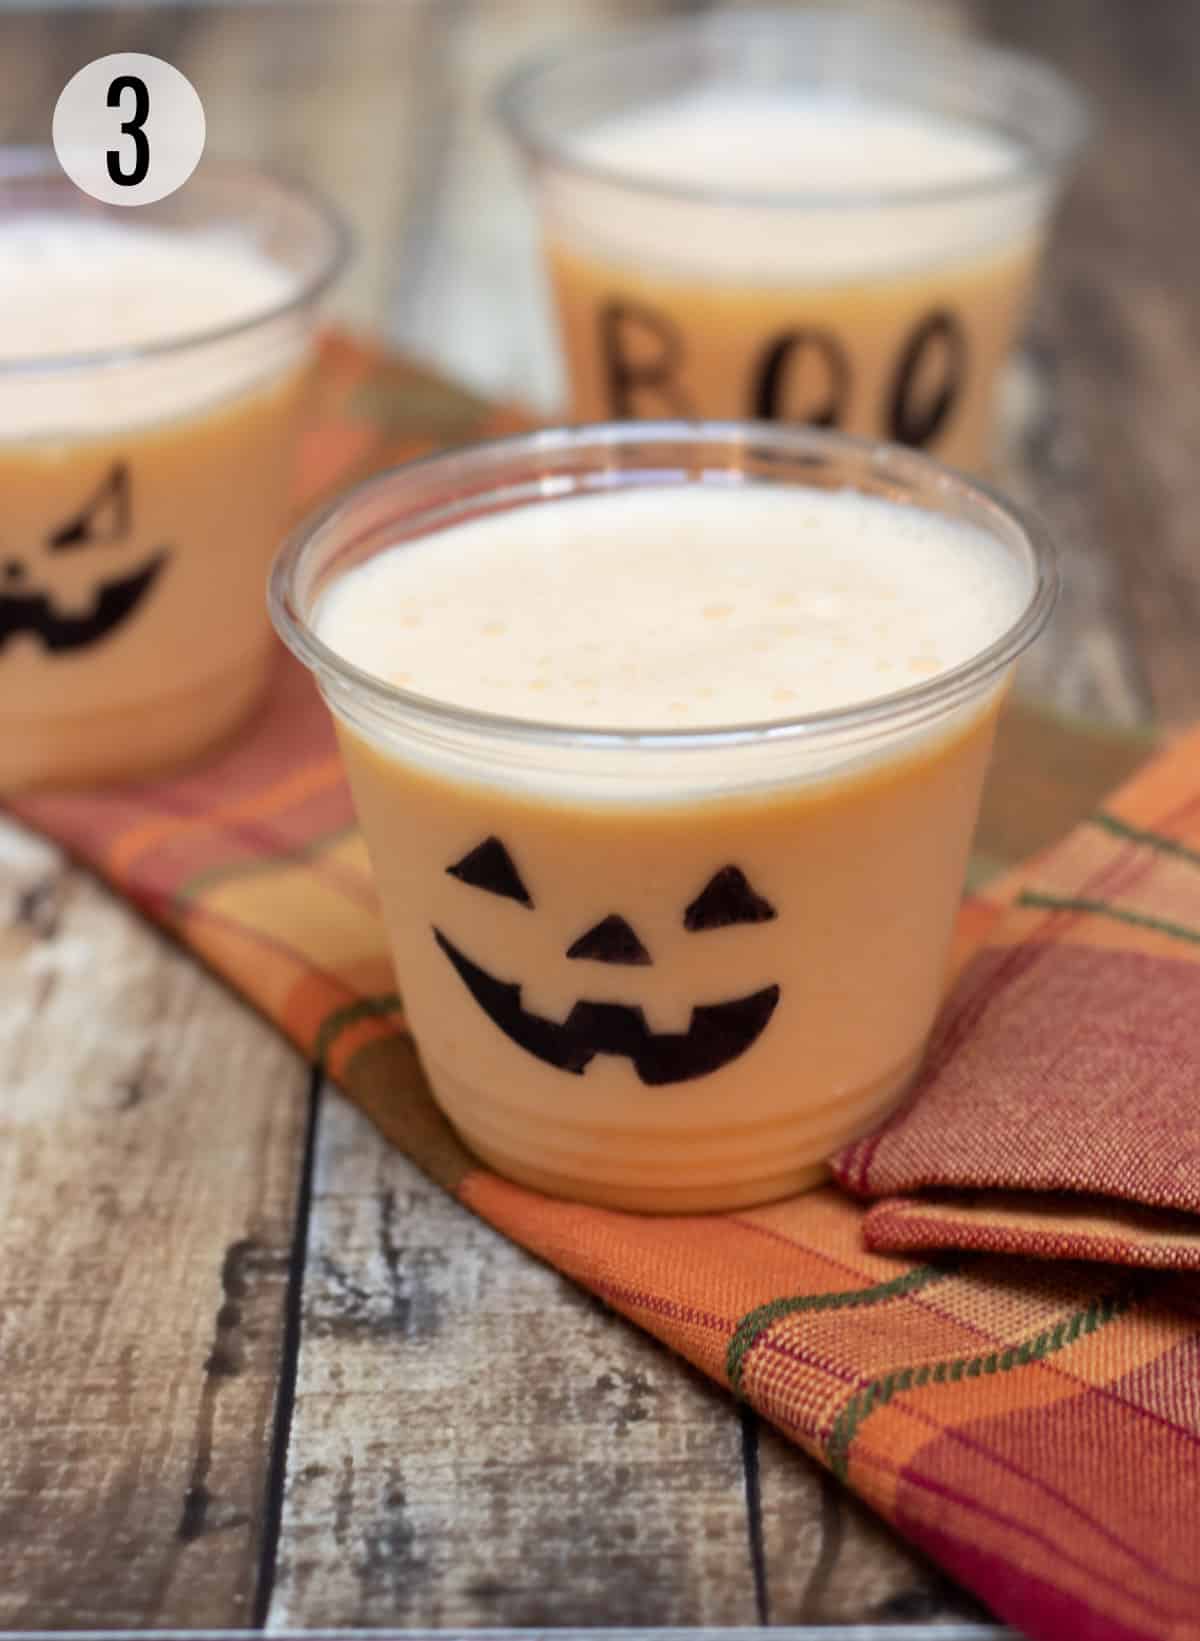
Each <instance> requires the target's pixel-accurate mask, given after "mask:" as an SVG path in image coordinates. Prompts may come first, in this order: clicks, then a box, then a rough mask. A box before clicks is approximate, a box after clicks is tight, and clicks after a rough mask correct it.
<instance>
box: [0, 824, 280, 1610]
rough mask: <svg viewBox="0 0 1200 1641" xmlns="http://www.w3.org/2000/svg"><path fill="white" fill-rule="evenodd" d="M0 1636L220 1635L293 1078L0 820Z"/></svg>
mask: <svg viewBox="0 0 1200 1641" xmlns="http://www.w3.org/2000/svg"><path fill="white" fill-rule="evenodd" d="M0 1086H2V1087H3V1103H2V1105H0V1202H2V1203H3V1211H2V1212H0V1362H2V1363H3V1373H2V1374H0V1429H2V1430H3V1432H4V1435H3V1451H4V1463H3V1466H2V1467H0V1542H2V1543H3V1545H4V1553H3V1577H2V1578H0V1625H7V1626H13V1627H17V1628H45V1629H56V1628H73V1629H78V1628H85V1627H87V1626H89V1625H91V1626H95V1627H100V1626H105V1627H120V1626H125V1625H128V1626H136V1627H141V1626H149V1627H155V1626H158V1627H160V1628H165V1627H168V1626H171V1625H189V1626H190V1625H204V1624H208V1625H240V1624H244V1623H246V1622H247V1621H248V1620H249V1618H250V1616H251V1608H252V1603H253V1599H254V1593H255V1584H256V1578H257V1568H258V1560H259V1553H260V1538H261V1529H262V1523H263V1508H264V1497H265V1492H266V1479H267V1466H268V1456H269V1443H270V1437H271V1426H272V1412H273V1405H274V1391H275V1383H276V1373H277V1368H278V1363H279V1355H280V1341H281V1331H282V1320H283V1300H284V1292H285V1286H286V1282H287V1276H288V1264H289V1252H290V1244H291V1234H292V1209H293V1200H294V1195H295V1184H296V1179H297V1171H298V1167H299V1162H300V1156H301V1148H302V1144H303V1134H304V1124H305V1112H306V1098H305V1096H306V1091H307V1087H308V1073H307V1071H306V1069H305V1068H304V1067H303V1066H302V1065H301V1063H300V1061H299V1059H298V1057H297V1056H296V1055H295V1054H294V1053H293V1052H292V1050H290V1049H289V1048H288V1047H287V1046H286V1045H285V1044H284V1043H283V1042H282V1041H281V1040H280V1039H279V1038H278V1037H277V1036H276V1034H275V1033H274V1032H272V1031H270V1030H268V1029H267V1028H265V1027H264V1026H263V1025H262V1023H261V1022H260V1021H259V1020H257V1019H256V1018H254V1017H253V1016H252V1015H250V1014H249V1012H248V1011H247V1010H246V1009H245V1008H244V1007H243V1006H242V1005H241V1004H240V1003H238V1002H237V1001H236V1000H235V999H234V998H233V997H232V996H231V995H230V994H229V993H228V992H226V991H225V990H224V989H223V988H222V987H221V986H220V985H219V984H218V983H217V982H216V981H214V980H212V979H211V978H210V977H209V976H208V975H206V974H205V973H204V972H203V971H202V970H201V969H200V968H199V967H198V966H197V965H196V963H195V962H194V961H193V960H192V959H190V958H189V957H187V956H186V955H184V954H183V953H182V952H179V951H176V950H175V949H174V948H172V947H171V946H169V945H168V944H167V943H166V942H165V941H164V940H163V939H162V938H161V937H160V936H159V935H158V934H156V933H155V932H154V931H153V930H151V929H150V928H149V927H147V926H146V925H144V924H143V923H142V922H141V921H140V920H139V919H137V918H136V917H135V916H134V915H133V914H131V913H130V912H129V910H128V909H127V908H125V907H123V906H121V905H119V904H118V903H117V902H115V901H114V900H113V899H112V898H111V897H110V896H109V895H108V894H107V893H106V892H105V891H104V890H102V889H101V888H100V887H99V886H98V885H97V884H96V883H95V882H93V881H92V880H91V879H90V878H88V877H86V876H84V875H83V874H80V873H78V872H75V871H72V870H70V869H68V868H66V867H65V866H64V864H63V862H62V860H61V858H60V857H59V856H58V854H57V853H56V852H55V851H54V850H53V849H51V848H50V847H49V846H47V845H45V844H43V843H42V842H40V841H37V840H34V839H33V838H31V837H29V836H28V834H25V833H23V832H20V831H18V830H17V829H16V828H15V827H13V826H10V825H8V824H6V823H0Z"/></svg>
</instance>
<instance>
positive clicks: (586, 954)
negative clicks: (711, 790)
mask: <svg viewBox="0 0 1200 1641" xmlns="http://www.w3.org/2000/svg"><path fill="white" fill-rule="evenodd" d="M446 870H447V872H448V873H449V874H450V876H451V877H455V878H457V879H458V880H459V881H460V882H462V883H465V884H468V885H470V886H471V887H472V888H475V889H479V890H482V891H483V892H485V893H487V894H494V895H502V896H504V897H505V898H507V899H509V900H515V901H517V902H518V903H519V904H520V905H522V906H525V907H527V908H528V909H529V910H530V911H532V910H533V909H534V901H533V897H532V895H531V894H530V892H529V890H528V889H527V888H526V886H525V883H524V881H523V880H522V878H521V875H520V873H519V872H518V870H517V868H516V866H515V864H514V862H513V859H512V856H511V855H510V854H509V852H508V850H507V849H506V848H505V847H504V845H503V844H502V843H501V842H500V840H499V838H496V837H490V838H487V839H486V840H485V841H484V842H483V843H481V844H480V845H479V846H478V847H477V848H475V849H472V850H471V851H470V853H469V854H466V855H464V856H463V858H462V859H461V860H459V861H456V862H455V864H454V865H452V866H448V867H447V868H446ZM776 915H777V913H776V911H775V908H774V907H773V906H772V905H771V903H770V902H769V901H768V900H765V899H764V898H763V897H762V896H761V895H759V894H757V893H756V892H755V890H754V889H753V888H752V887H751V886H750V884H749V882H748V881H747V879H746V876H745V874H744V873H743V872H742V871H741V870H740V869H739V868H738V867H737V866H723V867H721V869H720V870H719V871H717V872H715V873H713V875H712V876H711V877H710V878H709V880H708V882H707V883H706V884H705V885H704V887H703V888H702V889H701V890H700V892H699V894H698V895H697V896H696V898H695V899H694V900H692V901H691V902H690V903H689V904H688V905H687V906H686V907H685V908H683V910H682V913H681V921H682V924H683V927H684V928H685V929H686V930H687V931H688V932H689V933H692V934H704V933H705V932H707V931H709V930H713V929H722V928H727V927H729V926H731V925H733V924H737V923H767V922H770V921H771V920H772V919H773V918H775V917H776ZM433 936H434V939H435V940H436V942H437V944H438V946H439V947H440V948H441V950H442V952H443V953H444V954H445V956H446V957H447V959H448V960H449V962H450V963H451V964H452V966H453V967H454V969H455V971H456V973H457V974H458V977H459V979H460V980H461V981H462V983H463V985H464V986H465V987H466V988H467V990H468V991H469V992H470V994H471V996H472V997H473V998H474V1000H475V1002H476V1003H477V1004H478V1005H479V1007H480V1008H481V1009H482V1010H483V1012H484V1013H485V1014H486V1015H487V1017H488V1019H489V1020H491V1022H492V1023H493V1025H495V1026H497V1027H498V1028H499V1029H500V1030H501V1031H502V1032H503V1033H504V1035H505V1036H506V1037H507V1038H509V1040H510V1041H511V1042H514V1043H516V1044H517V1046H518V1047H519V1048H522V1049H524V1050H525V1051H526V1053H528V1054H532V1055H534V1056H536V1058H537V1059H539V1060H542V1061H544V1062H545V1063H546V1064H547V1065H551V1066H555V1067H557V1068H558V1069H559V1070H560V1071H569V1072H572V1073H574V1075H576V1076H582V1074H583V1073H584V1072H585V1071H586V1070H587V1068H588V1066H589V1065H590V1064H591V1062H592V1060H594V1059H595V1058H596V1056H597V1055H600V1054H608V1055H617V1056H620V1057H623V1058H626V1059H628V1060H629V1061H630V1063H631V1064H632V1066H633V1068H634V1070H635V1071H636V1072H637V1075H638V1077H639V1078H640V1079H641V1080H642V1082H643V1083H647V1084H649V1085H650V1086H652V1087H660V1086H662V1085H665V1084H668V1083H682V1082H689V1081H691V1080H693V1079H694V1078H697V1077H707V1076H709V1075H711V1073H712V1072H714V1071H719V1070H720V1069H721V1067H722V1066H726V1065H728V1064H729V1063H730V1062H731V1061H732V1060H736V1059H738V1058H739V1057H740V1056H741V1055H743V1054H745V1052H746V1051H747V1049H749V1048H750V1047H751V1046H752V1045H753V1044H754V1043H755V1042H757V1040H758V1038H759V1037H760V1036H761V1035H762V1033H763V1032H764V1031H765V1030H766V1027H767V1024H768V1022H769V1021H770V1019H771V1016H772V1014H774V1012H775V1007H776V1005H777V1004H778V1002H779V987H778V986H764V987H762V989H761V990H759V991H754V992H750V993H748V994H747V995H745V996H741V997H734V998H732V999H730V1000H729V1001H728V1002H724V1003H708V1004H701V1005H697V1006H695V1007H693V1009H692V1012H691V1022H690V1024H689V1026H688V1029H687V1031H685V1032H655V1031H651V1030H650V1028H649V1026H648V1025H647V1024H646V1017H645V1014H644V1012H643V1010H642V1008H641V1006H640V1005H639V1004H637V1003H613V1002H593V1001H589V1000H588V999H586V998H581V999H580V1000H579V1001H578V1002H576V1003H575V1004H574V1005H573V1007H572V1008H571V1010H570V1011H569V1013H568V1014H567V1016H566V1018H565V1019H564V1020H562V1021H561V1022H560V1021H556V1020H549V1019H547V1018H546V1017H545V1016H544V1015H540V1014H533V1013H531V1012H530V1011H529V1010H528V1009H526V1008H524V1007H522V1004H521V984H520V982H519V981H512V980H498V979H496V977H495V976H494V975H491V974H489V973H488V972H487V971H486V970H485V969H482V968H480V967H479V965H478V964H477V963H473V962H472V961H471V959H470V958H469V957H467V956H466V955H465V953H463V952H461V951H460V950H459V949H458V947H457V946H455V945H454V943H453V942H452V941H451V940H450V939H449V938H448V937H447V936H446V935H445V934H444V933H443V931H442V930H441V929H439V928H436V927H435V928H434V930H433ZM565 956H566V957H567V958H568V959H571V960H574V961H580V960H583V961H588V962H593V963H616V964H626V965H628V966H630V967H642V966H645V965H647V964H650V963H653V961H654V958H653V955H652V953H651V952H649V951H648V950H647V948H646V946H645V945H644V944H643V942H642V940H641V938H640V937H639V935H638V934H637V931H636V930H635V929H634V928H633V926H632V925H631V924H630V923H629V922H628V921H627V920H626V919H625V917H624V916H622V915H621V914H620V913H619V912H611V913H609V914H608V916H606V917H603V918H601V919H600V921H599V922H597V923H594V924H592V925H591V927H589V928H588V929H586V930H585V931H584V932H583V933H582V934H580V935H579V937H578V938H577V939H576V940H574V941H572V943H571V944H570V945H569V946H568V948H567V950H566V953H565Z"/></svg>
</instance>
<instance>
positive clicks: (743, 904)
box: [683, 866, 779, 934]
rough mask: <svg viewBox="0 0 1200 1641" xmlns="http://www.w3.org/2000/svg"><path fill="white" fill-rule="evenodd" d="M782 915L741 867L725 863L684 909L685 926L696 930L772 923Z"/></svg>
mask: <svg viewBox="0 0 1200 1641" xmlns="http://www.w3.org/2000/svg"><path fill="white" fill-rule="evenodd" d="M778 915H779V914H778V913H777V912H776V910H775V908H774V906H772V905H771V902H770V901H769V900H764V899H763V897H762V895H759V894H755V892H754V890H753V889H752V888H751V887H750V885H749V883H747V881H746V874H745V873H744V872H743V871H742V870H741V869H740V867H737V866H722V868H721V870H720V871H719V872H717V873H715V874H714V875H713V876H712V877H710V878H709V880H708V882H707V883H706V884H705V886H704V888H703V889H702V890H701V891H700V893H699V894H698V895H697V896H696V898H695V900H693V901H692V903H691V905H690V906H689V907H688V908H687V910H686V911H685V912H684V914H683V926H684V928H685V929H690V930H691V931H692V933H693V934H695V933H698V932H699V931H701V930H703V929H725V928H728V927H729V925H730V924H731V923H769V922H770V921H771V919H772V918H773V917H777V916H778Z"/></svg>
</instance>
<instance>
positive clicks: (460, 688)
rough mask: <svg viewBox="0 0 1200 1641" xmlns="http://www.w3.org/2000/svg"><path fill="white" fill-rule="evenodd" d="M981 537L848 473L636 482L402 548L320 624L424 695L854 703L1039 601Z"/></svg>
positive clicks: (357, 577) (343, 647) (562, 716)
mask: <svg viewBox="0 0 1200 1641" xmlns="http://www.w3.org/2000/svg"><path fill="white" fill-rule="evenodd" d="M1028 597H1029V584H1028V579H1027V576H1026V575H1025V573H1024V572H1023V571H1022V570H1020V569H1019V568H1018V567H1017V566H1015V565H1014V564H1013V562H1012V560H1011V558H1010V556H1009V555H1008V554H1007V553H1006V551H1005V549H1004V548H1003V547H1002V546H1001V545H1000V544H999V543H998V542H996V541H995V540H993V539H992V538H991V537H990V536H988V535H986V534H984V533H983V532H981V531H976V530H974V529H972V528H970V527H968V526H966V525H964V524H960V523H956V522H953V521H951V520H948V519H943V518H940V517H937V516H935V515H931V514H929V513H926V512H923V511H921V510H919V509H917V508H913V507H907V506H903V505H901V504H898V503H892V502H887V501H883V500H879V499H876V498H871V497H864V496H861V495H857V494H851V493H849V492H845V493H837V492H827V491H814V490H804V489H800V488H798V487H797V488H790V487H779V486H767V485H753V484H724V483H723V484H703V485H700V484H694V485H688V486H672V487H669V488H665V487H664V488H658V487H646V488H638V489H631V490H626V491H616V492H612V493H609V494H605V495H591V496H585V497H575V498H571V499H567V500H560V501H552V502H547V503H544V504H542V505H539V506H537V507H533V508H525V509H519V510H516V511H513V512H509V513H505V514H500V515H494V516H492V517H489V518H485V519H478V520H473V521H472V522H470V523H467V524H462V525H457V526H454V527H452V528H450V529H447V530H445V531H442V532H440V533H438V534H436V535H434V536H432V537H428V538H426V539H424V540H421V541H418V542H415V543H413V544H411V545H403V546H398V547H394V548H390V549H388V550H386V551H384V552H382V553H380V554H379V555H377V556H376V557H375V558H373V559H371V560H370V561H369V562H367V563H365V564H363V565H361V566H359V567H358V568H356V569H355V570H353V571H351V572H350V573H349V574H347V575H346V576H344V577H343V578H342V579H341V580H340V581H338V582H336V583H335V584H334V585H333V586H332V587H330V588H329V589H328V591H327V592H326V593H325V595H324V597H323V598H322V600H321V603H320V606H319V608H318V611H317V617H316V626H317V630H318V632H319V634H320V636H321V637H322V638H323V639H324V640H325V642H326V643H327V644H329V645H330V647H331V648H332V649H334V650H336V651H337V652H338V653H339V654H341V655H343V656H345V657H346V658H347V659H348V660H350V661H352V662H353V663H354V664H355V665H356V666H358V667H360V668H362V669H363V670H365V671H367V672H370V673H372V674H375V675H376V676H378V677H380V678H383V679H386V680H388V681H389V682H391V683H393V684H397V685H400V686H401V687H403V688H405V689H408V690H411V691H413V692H415V693H418V694H420V695H424V696H430V697H433V698H435V699H437V700H440V701H444V702H449V703H452V704H454V705H457V706H461V707H468V708H475V709H478V710H482V711H485V712H489V713H500V714H505V715H509V716H513V717H517V718H526V719H531V720H540V721H542V722H547V721H551V722H556V723H560V724H567V725H573V726H579V727H581V728H585V727H593V728H595V727H602V726H607V727H617V728H629V729H647V728H664V727H680V728H699V727H715V726H720V725H733V724H739V723H747V722H756V721H762V720H771V719H778V720H785V719H788V718H793V717H796V716H798V715H801V714H805V713H811V712H818V711H822V710H826V709H830V708H836V707H842V706H848V705H851V704H854V703H858V702H863V701H866V700H870V699H873V698H875V697H878V696H881V695H888V694H891V693H893V692H894V691H897V690H901V689H904V688H906V687H911V686H912V685H915V684H919V683H924V682H927V681H928V680H929V679H931V678H935V677H936V676H937V675H938V674H939V673H942V672H945V671H947V670H948V669H949V668H951V667H954V666H957V665H959V664H960V663H962V662H964V661H966V660H968V659H970V658H971V657H972V656H974V655H977V654H978V653H979V652H980V651H981V650H983V649H985V648H986V647H987V646H988V645H989V644H990V643H992V642H993V641H994V640H995V639H996V638H998V637H999V636H1000V634H1001V633H1003V632H1004V631H1005V630H1006V629H1007V628H1008V627H1009V626H1011V625H1012V623H1013V622H1014V621H1015V620H1016V619H1017V617H1018V616H1019V614H1020V612H1021V610H1022V608H1023V607H1024V605H1025V604H1026V603H1027V602H1028Z"/></svg>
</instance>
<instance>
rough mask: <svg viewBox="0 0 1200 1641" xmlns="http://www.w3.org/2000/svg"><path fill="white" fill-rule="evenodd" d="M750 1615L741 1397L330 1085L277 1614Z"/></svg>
mask: <svg viewBox="0 0 1200 1641" xmlns="http://www.w3.org/2000/svg"><path fill="white" fill-rule="evenodd" d="M754 1618H755V1599H754V1587H753V1578H752V1574H751V1567H750V1557H749V1549H748V1541H747V1529H746V1512H745V1496H744V1488H743V1479H742V1468H741V1438H740V1431H739V1424H738V1419H737V1416H736V1413H735V1412H734V1410H733V1408H732V1406H731V1405H730V1403H729V1402H728V1400H727V1398H726V1397H724V1396H723V1395H721V1394H720V1393H719V1392H717V1391H716V1390H715V1389H713V1388H712V1387H711V1386H710V1385H709V1384H708V1383H707V1382H706V1381H704V1380H702V1379H701V1378H700V1377H699V1376H698V1375H696V1374H695V1373H693V1372H692V1371H691V1370H690V1369H688V1368H687V1367H686V1366H684V1364H682V1363H680V1362H679V1361H677V1360H675V1359H674V1358H672V1357H671V1356H670V1355H669V1354H668V1353H667V1352H666V1351H664V1350H663V1349H662V1348H661V1347H660V1346H658V1345H656V1344H655V1343H654V1342H653V1341H651V1340H649V1339H646V1338H645V1337H643V1336H642V1335H641V1334H639V1333H638V1332H637V1331H636V1330H635V1329H633V1328H631V1327H629V1326H628V1325H627V1324H625V1323H623V1322H619V1321H618V1320H616V1319H615V1318H613V1317H612V1316H611V1315H609V1314H608V1313H607V1312H606V1311H605V1310H604V1309H603V1308H602V1307H601V1306H599V1305H598V1304H597V1303H596V1302H595V1301H593V1300H591V1299H589V1298H588V1297H587V1296H585V1295H584V1294H582V1293H580V1292H579V1291H578V1290H577V1289H575V1288H573V1287H572V1286H571V1285H570V1284H568V1283H567V1282H566V1281H565V1280H564V1279H563V1278H562V1277H560V1276H558V1275H557V1274H556V1273H555V1272H553V1271H551V1270H549V1269H548V1268H546V1267H544V1266H542V1265H540V1264H538V1263H536V1262H535V1261H534V1260H532V1259H531V1258H529V1256H528V1255H526V1254H523V1253H521V1252H520V1251H519V1250H518V1249H516V1248H514V1247H513V1246H512V1245H511V1244H509V1243H507V1242H505V1241H504V1240H503V1239H502V1238H501V1237H500V1236H498V1235H497V1234H496V1233H495V1232H494V1231H492V1230H490V1229H489V1228H488V1227H487V1226H485V1225H484V1224H482V1223H481V1222H480V1221H478V1220H476V1219H474V1218H473V1217H472V1216H471V1215H470V1214H468V1213H467V1212H466V1211H465V1210H463V1209H462V1208H460V1207H458V1206H457V1204H455V1203H454V1202H452V1201H451V1200H450V1199H449V1198H448V1197H446V1196H445V1195H443V1193H442V1192H441V1191H439V1190H438V1189H437V1188H436V1187H435V1186H433V1185H431V1184H430V1183H429V1182H428V1181H426V1180H425V1179H424V1178H423V1176H421V1175H420V1174H419V1173H418V1172H417V1171H416V1170H415V1169H414V1168H413V1167H412V1166H411V1165H410V1164H409V1163H408V1162H406V1161H405V1159H404V1158H402V1157H400V1156H398V1155H397V1154H396V1153H395V1152H394V1151H392V1150H390V1149H389V1148H388V1147H387V1146H386V1145H385V1144H384V1143H383V1142H382V1141H381V1140H380V1139H379V1138H378V1136H377V1135H376V1133H375V1131H374V1130H373V1129H372V1128H371V1127H370V1125H369V1124H368V1123H367V1122H366V1121H365V1119H364V1118H363V1117H361V1116H360V1115H359V1114H358V1113H357V1112H355V1111H354V1110H353V1109H352V1108H351V1107H349V1106H348V1105H347V1104H346V1103H345V1102H344V1101H343V1100H342V1099H341V1098H340V1097H338V1096H336V1095H330V1096H329V1097H328V1098H327V1099H325V1100H324V1101H323V1104H322V1107H321V1116H320V1125H319V1130H318V1142H317V1169H316V1175H315V1182H314V1192H313V1214H312V1221H311V1235H310V1243H309V1254H308V1263H307V1270H306V1279H305V1285H304V1307H303V1330H302V1346H301V1351H300V1360H299V1372H298V1379H297V1385H296V1399H295V1411H294V1414H293V1421H292V1432H291V1445H290V1452H289V1463H288V1481H287V1489H286V1493H285V1500H284V1513H283V1530H282V1536H281V1541H280V1550H279V1559H278V1567H277V1578H276V1585H275V1594H274V1599H273V1601H272V1604H271V1609H270V1616H269V1627H270V1628H273V1629H277V1628H294V1629H302V1628H312V1627H319V1626H330V1627H335V1626H344V1627H352V1628H359V1627H369V1626H378V1625H388V1626H395V1627H397V1628H412V1627H423V1626H431V1627H436V1628H443V1627H444V1628H457V1627H462V1628H475V1627H504V1626H510V1625H511V1626H520V1627H525V1626H550V1627H554V1626H558V1625H575V1626H624V1625H639V1624H645V1625H682V1624H721V1625H730V1624H752V1623H753V1622H754Z"/></svg>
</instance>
